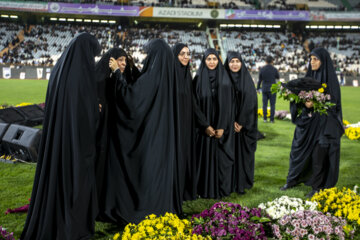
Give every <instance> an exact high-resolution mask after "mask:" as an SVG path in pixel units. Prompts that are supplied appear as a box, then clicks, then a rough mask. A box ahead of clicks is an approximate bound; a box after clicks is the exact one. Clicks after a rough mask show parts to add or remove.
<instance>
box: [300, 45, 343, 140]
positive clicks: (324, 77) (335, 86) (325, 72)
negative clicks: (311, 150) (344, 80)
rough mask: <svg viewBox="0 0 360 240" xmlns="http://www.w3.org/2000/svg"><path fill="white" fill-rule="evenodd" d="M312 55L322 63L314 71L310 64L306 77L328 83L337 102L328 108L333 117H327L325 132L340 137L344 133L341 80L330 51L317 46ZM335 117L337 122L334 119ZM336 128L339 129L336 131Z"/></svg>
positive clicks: (330, 92)
mask: <svg viewBox="0 0 360 240" xmlns="http://www.w3.org/2000/svg"><path fill="white" fill-rule="evenodd" d="M310 56H316V57H317V58H318V59H319V60H320V62H321V65H320V68H319V69H318V70H316V71H313V70H312V69H311V64H309V67H308V71H307V73H306V77H313V78H315V79H316V80H318V81H319V82H320V83H326V84H327V88H326V91H327V93H329V94H330V96H331V100H330V101H331V102H333V103H335V104H336V106H335V107H332V108H330V110H328V116H330V117H331V118H330V119H329V118H328V119H327V120H328V121H327V126H328V127H326V128H325V131H324V134H325V135H328V136H330V137H331V138H339V137H341V135H342V134H343V127H342V108H341V93H340V85H339V81H338V78H337V76H336V72H335V69H334V63H333V61H332V60H331V58H330V54H329V52H328V51H327V50H326V49H324V48H315V49H314V50H313V51H312V52H311V53H310ZM335 119H336V121H337V123H335V122H334V121H333V120H335ZM335 129H337V130H338V131H334V130H335Z"/></svg>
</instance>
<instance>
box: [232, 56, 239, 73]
mask: <svg viewBox="0 0 360 240" xmlns="http://www.w3.org/2000/svg"><path fill="white" fill-rule="evenodd" d="M229 68H230V70H231V71H232V72H238V71H240V69H241V61H240V59H238V58H233V59H231V60H230V62H229Z"/></svg>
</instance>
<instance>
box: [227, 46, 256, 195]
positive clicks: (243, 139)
mask: <svg viewBox="0 0 360 240" xmlns="http://www.w3.org/2000/svg"><path fill="white" fill-rule="evenodd" d="M234 58H237V59H239V60H240V62H241V68H240V70H239V71H238V72H233V71H231V70H230V68H229V62H230V61H231V60H232V59H234ZM225 69H226V70H227V72H228V73H229V76H230V78H231V80H232V84H233V91H234V96H235V100H234V102H235V104H234V109H233V111H234V112H233V115H234V120H235V122H237V123H238V124H239V125H241V126H242V128H241V130H240V132H239V133H235V134H234V138H235V163H234V175H233V181H232V188H233V189H232V191H234V192H237V193H244V190H245V189H250V188H251V187H252V186H253V182H254V163H255V151H256V141H257V131H258V130H257V110H258V109H257V95H256V89H255V85H254V81H253V80H252V78H251V75H250V73H249V71H248V70H247V68H246V66H245V63H244V61H243V60H242V58H241V55H240V53H237V52H229V53H228V56H227V59H226V61H225Z"/></svg>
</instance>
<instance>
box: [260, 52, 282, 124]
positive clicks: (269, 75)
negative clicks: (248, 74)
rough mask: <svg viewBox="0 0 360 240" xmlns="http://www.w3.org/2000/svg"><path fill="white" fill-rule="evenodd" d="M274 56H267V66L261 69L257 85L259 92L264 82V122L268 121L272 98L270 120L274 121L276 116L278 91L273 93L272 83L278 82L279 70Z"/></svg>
mask: <svg viewBox="0 0 360 240" xmlns="http://www.w3.org/2000/svg"><path fill="white" fill-rule="evenodd" d="M272 61H273V59H272V57H270V56H268V57H266V66H264V67H263V68H261V69H260V73H259V81H258V85H257V90H258V92H259V89H260V85H261V82H263V83H262V101H263V113H264V122H267V116H266V115H267V104H268V101H269V100H270V122H271V123H274V116H275V102H276V93H274V94H271V85H272V84H274V83H275V82H276V79H279V72H278V70H276V68H275V67H274V66H273V65H272Z"/></svg>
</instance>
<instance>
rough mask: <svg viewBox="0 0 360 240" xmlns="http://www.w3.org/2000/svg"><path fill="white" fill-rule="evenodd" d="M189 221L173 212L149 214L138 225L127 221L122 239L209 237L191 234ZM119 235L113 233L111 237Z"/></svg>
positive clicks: (172, 239) (202, 239)
mask: <svg viewBox="0 0 360 240" xmlns="http://www.w3.org/2000/svg"><path fill="white" fill-rule="evenodd" d="M191 232H192V226H191V223H190V222H189V221H188V220H186V219H184V220H181V219H179V218H178V217H177V216H176V215H175V214H172V213H166V214H165V215H164V216H160V217H156V215H155V214H151V215H149V216H147V217H146V218H145V220H143V221H142V222H140V223H139V224H138V225H135V224H132V223H129V224H128V225H126V227H125V229H124V232H123V234H122V237H121V239H122V240H141V239H160V240H161V239H163V240H180V239H181V240H206V239H211V237H210V236H209V237H203V236H200V235H196V234H192V233H191ZM119 236H120V234H119V233H117V234H115V235H114V237H113V239H114V240H116V239H118V238H119Z"/></svg>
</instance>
